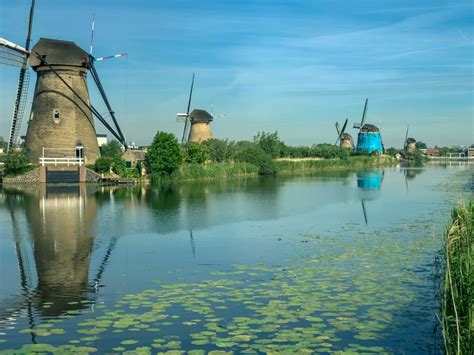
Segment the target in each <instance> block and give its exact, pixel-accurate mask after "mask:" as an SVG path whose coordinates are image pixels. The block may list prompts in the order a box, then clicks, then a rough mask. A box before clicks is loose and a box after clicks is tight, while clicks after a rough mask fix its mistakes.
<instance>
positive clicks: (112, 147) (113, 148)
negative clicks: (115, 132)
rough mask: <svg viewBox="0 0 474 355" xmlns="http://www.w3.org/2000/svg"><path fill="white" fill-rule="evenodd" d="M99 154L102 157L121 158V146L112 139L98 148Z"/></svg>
mask: <svg viewBox="0 0 474 355" xmlns="http://www.w3.org/2000/svg"><path fill="white" fill-rule="evenodd" d="M100 154H101V155H102V156H103V157H112V158H121V157H122V155H123V150H122V145H121V144H120V143H119V142H117V141H116V140H115V139H114V140H112V141H110V143H108V144H105V145H103V146H102V147H100Z"/></svg>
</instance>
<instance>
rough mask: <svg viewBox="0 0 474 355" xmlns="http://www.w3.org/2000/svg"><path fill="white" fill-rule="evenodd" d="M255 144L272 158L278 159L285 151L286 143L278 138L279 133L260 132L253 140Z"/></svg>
mask: <svg viewBox="0 0 474 355" xmlns="http://www.w3.org/2000/svg"><path fill="white" fill-rule="evenodd" d="M253 140H254V142H255V143H257V145H258V146H259V147H260V148H262V150H263V151H264V152H265V153H267V154H268V155H270V156H271V157H272V158H278V157H279V156H280V155H281V151H282V150H283V147H284V145H285V144H284V143H283V142H282V141H281V140H280V138H278V132H277V131H275V132H273V133H267V132H263V131H262V132H258V133H257V135H256V136H255V137H254V138H253Z"/></svg>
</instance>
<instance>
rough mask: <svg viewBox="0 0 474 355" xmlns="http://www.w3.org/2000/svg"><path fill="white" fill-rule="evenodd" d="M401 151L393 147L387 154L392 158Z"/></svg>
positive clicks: (388, 149) (386, 151)
mask: <svg viewBox="0 0 474 355" xmlns="http://www.w3.org/2000/svg"><path fill="white" fill-rule="evenodd" d="M399 152H400V151H399V150H398V149H397V148H393V147H390V148H387V149H386V150H385V154H387V155H390V156H392V157H394V156H395V155H397V153H399Z"/></svg>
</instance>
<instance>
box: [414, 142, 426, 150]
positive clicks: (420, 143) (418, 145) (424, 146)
mask: <svg viewBox="0 0 474 355" xmlns="http://www.w3.org/2000/svg"><path fill="white" fill-rule="evenodd" d="M415 146H416V149H426V148H428V147H427V146H426V144H425V143H423V142H416V143H415Z"/></svg>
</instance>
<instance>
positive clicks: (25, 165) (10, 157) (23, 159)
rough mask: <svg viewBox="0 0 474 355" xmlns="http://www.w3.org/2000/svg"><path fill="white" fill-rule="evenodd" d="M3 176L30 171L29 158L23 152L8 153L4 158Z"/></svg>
mask: <svg viewBox="0 0 474 355" xmlns="http://www.w3.org/2000/svg"><path fill="white" fill-rule="evenodd" d="M4 163H5V174H6V175H18V174H22V173H24V172H26V171H28V170H29V169H30V166H31V165H30V158H29V157H28V154H27V153H26V152H24V151H21V152H13V151H12V152H9V153H8V154H6V156H5V158H4Z"/></svg>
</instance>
